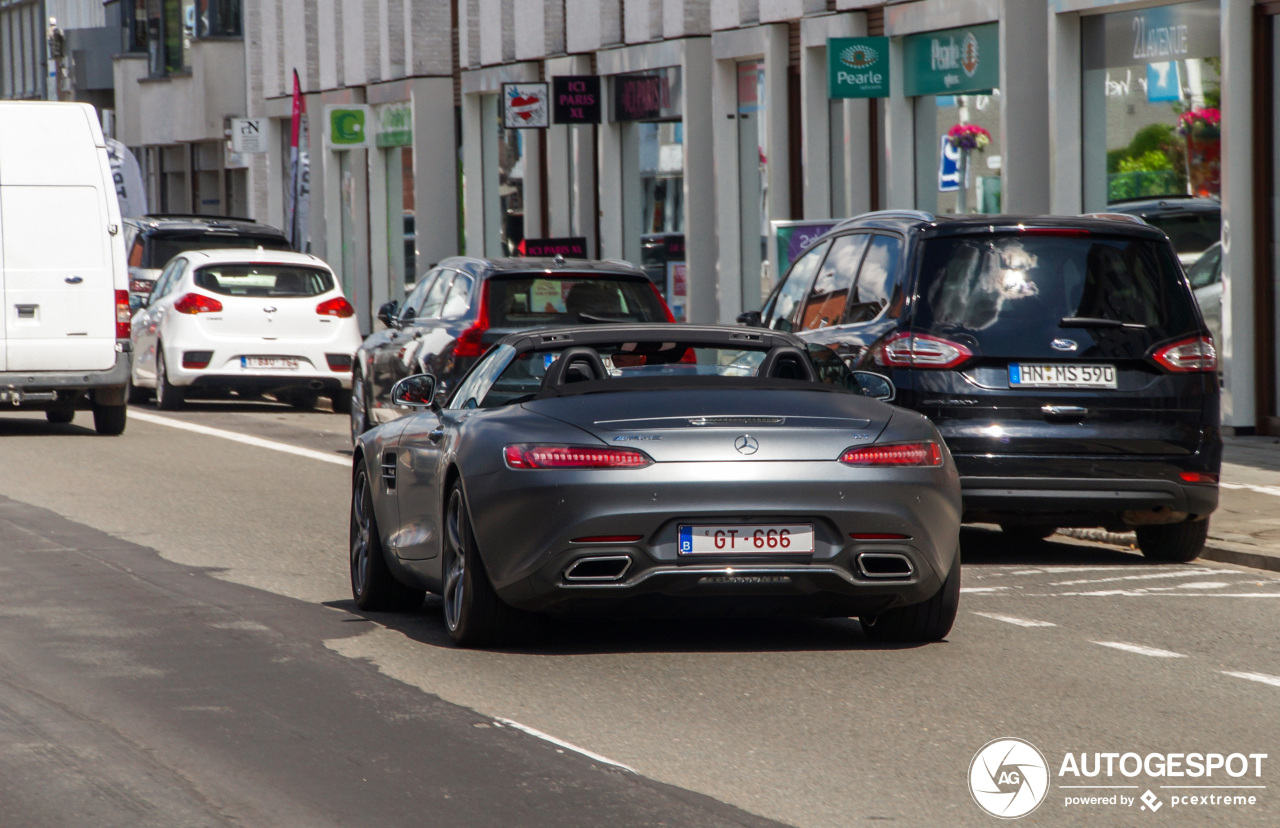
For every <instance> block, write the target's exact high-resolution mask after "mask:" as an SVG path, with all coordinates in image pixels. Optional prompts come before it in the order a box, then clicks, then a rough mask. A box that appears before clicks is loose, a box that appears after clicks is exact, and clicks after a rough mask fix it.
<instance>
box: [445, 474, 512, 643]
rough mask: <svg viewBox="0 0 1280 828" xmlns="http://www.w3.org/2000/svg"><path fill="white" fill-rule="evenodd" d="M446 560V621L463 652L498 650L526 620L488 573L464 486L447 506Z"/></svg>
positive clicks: (458, 485)
mask: <svg viewBox="0 0 1280 828" xmlns="http://www.w3.org/2000/svg"><path fill="white" fill-rule="evenodd" d="M444 520H445V528H444V557H443V559H442V561H441V574H442V576H443V579H444V585H443V589H442V590H441V597H442V598H443V599H444V622H445V627H446V629H448V631H449V637H450V638H452V639H453V643H454V644H457V645H458V646H459V647H492V646H496V645H500V644H505V643H507V642H509V641H510V640H511V639H512V637H513V636H514V635H515V633H516V630H517V629H518V628H519V626H520V621H521V620H522V619H523V617H524V616H526V613H522V612H520V611H519V610H516V609H515V608H513V607H510V606H508V605H507V604H505V603H503V601H502V599H501V598H499V597H498V593H497V592H495V591H494V589H493V584H492V583H491V582H490V581H489V574H488V573H487V572H486V571H485V568H484V561H483V560H481V558H480V550H479V549H478V548H477V547H476V540H475V533H474V532H472V531H471V518H470V515H469V513H468V511H467V499H466V495H465V494H464V493H463V491H462V484H461V483H460V482H455V483H454V484H453V488H452V489H450V490H449V498H448V500H447V501H446V506H445V513H444Z"/></svg>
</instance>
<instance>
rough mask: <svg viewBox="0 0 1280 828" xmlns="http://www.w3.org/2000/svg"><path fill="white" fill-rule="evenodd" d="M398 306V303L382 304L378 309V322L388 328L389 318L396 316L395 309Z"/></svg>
mask: <svg viewBox="0 0 1280 828" xmlns="http://www.w3.org/2000/svg"><path fill="white" fill-rule="evenodd" d="M399 306H400V303H399V302H396V301H391V302H383V303H382V305H381V307H379V308H378V321H379V322H381V323H382V324H384V325H386V326H387V327H388V328H390V327H391V317H393V316H395V315H396V308H398V307H399Z"/></svg>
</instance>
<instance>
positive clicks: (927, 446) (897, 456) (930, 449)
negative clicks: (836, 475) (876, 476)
mask: <svg viewBox="0 0 1280 828" xmlns="http://www.w3.org/2000/svg"><path fill="white" fill-rule="evenodd" d="M840 462H841V463H844V464H845V465H846V466H941V465H942V447H941V446H939V445H938V444H937V443H934V442H927V443H895V444H893V445H884V446H859V447H856V448H849V449H845V451H844V454H842V455H840Z"/></svg>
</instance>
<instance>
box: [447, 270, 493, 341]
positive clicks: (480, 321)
mask: <svg viewBox="0 0 1280 828" xmlns="http://www.w3.org/2000/svg"><path fill="white" fill-rule="evenodd" d="M487 330H489V283H488V282H484V283H482V284H481V285H480V310H479V312H477V313H476V321H475V323H474V324H472V326H471V327H469V328H467V329H466V330H465V331H463V332H462V333H460V334H458V344H457V345H454V346H453V355H454V357H478V356H481V355H482V354H483V353H484V343H482V342H481V341H480V338H481V337H482V336H484V332H485V331H487Z"/></svg>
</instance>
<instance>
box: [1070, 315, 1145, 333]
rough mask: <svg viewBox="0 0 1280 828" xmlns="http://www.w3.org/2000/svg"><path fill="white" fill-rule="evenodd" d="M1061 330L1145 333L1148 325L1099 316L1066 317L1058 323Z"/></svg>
mask: <svg viewBox="0 0 1280 828" xmlns="http://www.w3.org/2000/svg"><path fill="white" fill-rule="evenodd" d="M1058 327H1059V328H1131V329H1133V330H1137V331H1145V330H1146V329H1147V326H1146V325H1143V324H1142V323H1141V322H1121V321H1120V320H1119V319H1102V318H1101V317H1097V316H1064V317H1063V318H1062V319H1061V320H1059V321H1058Z"/></svg>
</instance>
